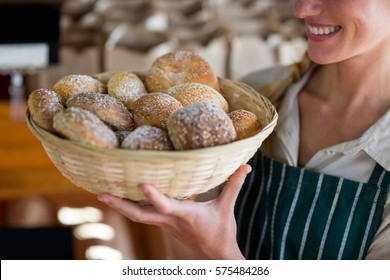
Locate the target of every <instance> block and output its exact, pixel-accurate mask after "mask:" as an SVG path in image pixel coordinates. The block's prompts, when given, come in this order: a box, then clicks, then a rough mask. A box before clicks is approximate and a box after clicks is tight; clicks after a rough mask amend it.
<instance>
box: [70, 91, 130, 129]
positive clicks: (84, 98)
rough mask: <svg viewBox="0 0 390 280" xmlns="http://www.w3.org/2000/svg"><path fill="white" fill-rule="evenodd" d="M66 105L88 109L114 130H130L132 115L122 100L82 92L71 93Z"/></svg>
mask: <svg viewBox="0 0 390 280" xmlns="http://www.w3.org/2000/svg"><path fill="white" fill-rule="evenodd" d="M66 106H67V107H68V108H69V107H78V108H82V109H85V110H88V111H90V112H92V113H94V114H95V115H96V116H98V117H99V119H101V120H102V121H103V122H105V123H106V124H108V125H109V126H111V127H112V128H113V129H114V130H132V129H133V117H132V115H131V113H130V112H129V111H128V110H127V109H126V107H125V106H124V105H123V103H122V102H120V101H119V100H118V99H116V98H114V97H112V96H109V95H107V94H101V93H96V92H82V93H78V94H76V95H73V96H72V97H71V98H69V99H68V101H67V102H66Z"/></svg>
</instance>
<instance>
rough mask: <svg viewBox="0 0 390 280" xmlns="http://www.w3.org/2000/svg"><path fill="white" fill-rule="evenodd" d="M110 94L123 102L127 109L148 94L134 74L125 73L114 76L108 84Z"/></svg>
mask: <svg viewBox="0 0 390 280" xmlns="http://www.w3.org/2000/svg"><path fill="white" fill-rule="evenodd" d="M107 91H108V94H109V95H111V96H112V97H115V98H116V99H118V100H119V101H121V102H122V103H123V104H124V105H125V107H126V108H127V109H130V105H131V104H132V103H133V102H134V101H135V100H137V99H138V98H140V97H141V96H142V95H144V94H146V93H147V91H146V88H145V85H144V83H143V82H142V80H141V79H140V78H139V77H138V76H137V75H136V74H134V73H133V72H130V71H124V72H119V73H117V74H115V75H114V76H112V77H111V78H110V79H109V80H108V83H107Z"/></svg>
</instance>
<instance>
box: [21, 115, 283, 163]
mask: <svg viewBox="0 0 390 280" xmlns="http://www.w3.org/2000/svg"><path fill="white" fill-rule="evenodd" d="M25 119H26V123H27V126H28V127H29V128H30V130H31V131H32V133H33V134H34V135H35V136H36V137H37V138H38V139H39V140H40V141H42V142H49V143H52V144H55V145H56V146H60V147H62V148H70V149H81V150H82V151H84V152H90V153H99V154H105V155H111V156H116V157H118V156H119V157H125V158H129V156H132V157H134V156H137V157H144V156H145V155H147V156H149V157H152V156H156V157H157V156H158V157H167V158H169V157H174V158H193V157H194V156H196V157H202V156H205V157H210V154H211V153H217V154H221V153H223V150H226V149H237V147H240V146H243V145H244V146H245V145H246V144H247V143H250V142H252V141H255V140H256V139H257V138H259V140H260V139H261V138H262V135H263V134H264V133H265V132H266V131H267V130H270V129H273V127H274V126H275V124H276V122H277V120H278V114H277V112H275V114H274V116H273V118H272V120H271V121H270V122H269V123H268V124H267V125H266V126H265V127H264V128H263V129H262V130H261V131H259V132H258V133H256V134H255V135H253V136H251V137H248V138H245V139H241V140H236V141H234V142H231V143H227V144H223V145H218V146H213V147H205V148H199V149H193V150H184V151H178V150H173V151H157V150H130V149H124V148H120V147H117V148H114V149H107V148H100V147H95V146H92V145H87V144H81V143H78V142H76V141H72V140H68V139H65V138H61V137H60V136H57V135H55V134H54V133H52V132H49V131H47V130H45V129H43V128H41V127H39V126H38V125H37V124H36V123H35V122H34V121H33V120H32V118H31V114H30V112H29V110H27V111H26V118H25Z"/></svg>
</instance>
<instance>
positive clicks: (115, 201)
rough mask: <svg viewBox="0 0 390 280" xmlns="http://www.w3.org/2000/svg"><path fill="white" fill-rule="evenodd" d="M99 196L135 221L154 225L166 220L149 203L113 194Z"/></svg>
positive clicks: (99, 198)
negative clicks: (144, 203) (143, 203)
mask: <svg viewBox="0 0 390 280" xmlns="http://www.w3.org/2000/svg"><path fill="white" fill-rule="evenodd" d="M97 198H98V200H100V201H101V202H103V203H105V204H107V205H108V206H109V207H111V208H112V209H115V210H117V211H118V212H119V213H121V214H122V215H124V216H126V217H128V218H129V219H130V220H132V221H133V222H141V223H145V224H153V225H161V224H162V223H164V222H165V218H164V216H163V215H161V214H160V213H158V212H156V210H155V209H153V208H152V207H151V206H149V205H142V204H139V203H136V202H132V201H129V200H125V199H122V198H120V197H117V196H114V195H111V194H100V195H98V197H97Z"/></svg>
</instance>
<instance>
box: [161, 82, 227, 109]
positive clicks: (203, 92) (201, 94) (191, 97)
mask: <svg viewBox="0 0 390 280" xmlns="http://www.w3.org/2000/svg"><path fill="white" fill-rule="evenodd" d="M166 93H167V94H169V95H172V96H173V97H174V98H175V99H177V100H179V101H180V103H181V104H182V105H183V106H184V107H185V106H188V105H190V104H194V103H198V102H210V103H213V104H214V105H216V106H218V107H220V108H222V110H224V111H225V112H228V111H229V105H228V102H227V101H226V99H225V98H224V97H223V96H222V94H220V93H219V92H218V91H216V90H215V89H214V88H212V87H210V86H208V85H205V84H200V83H184V84H180V85H177V86H174V87H171V88H169V89H168V90H167V91H166Z"/></svg>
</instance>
